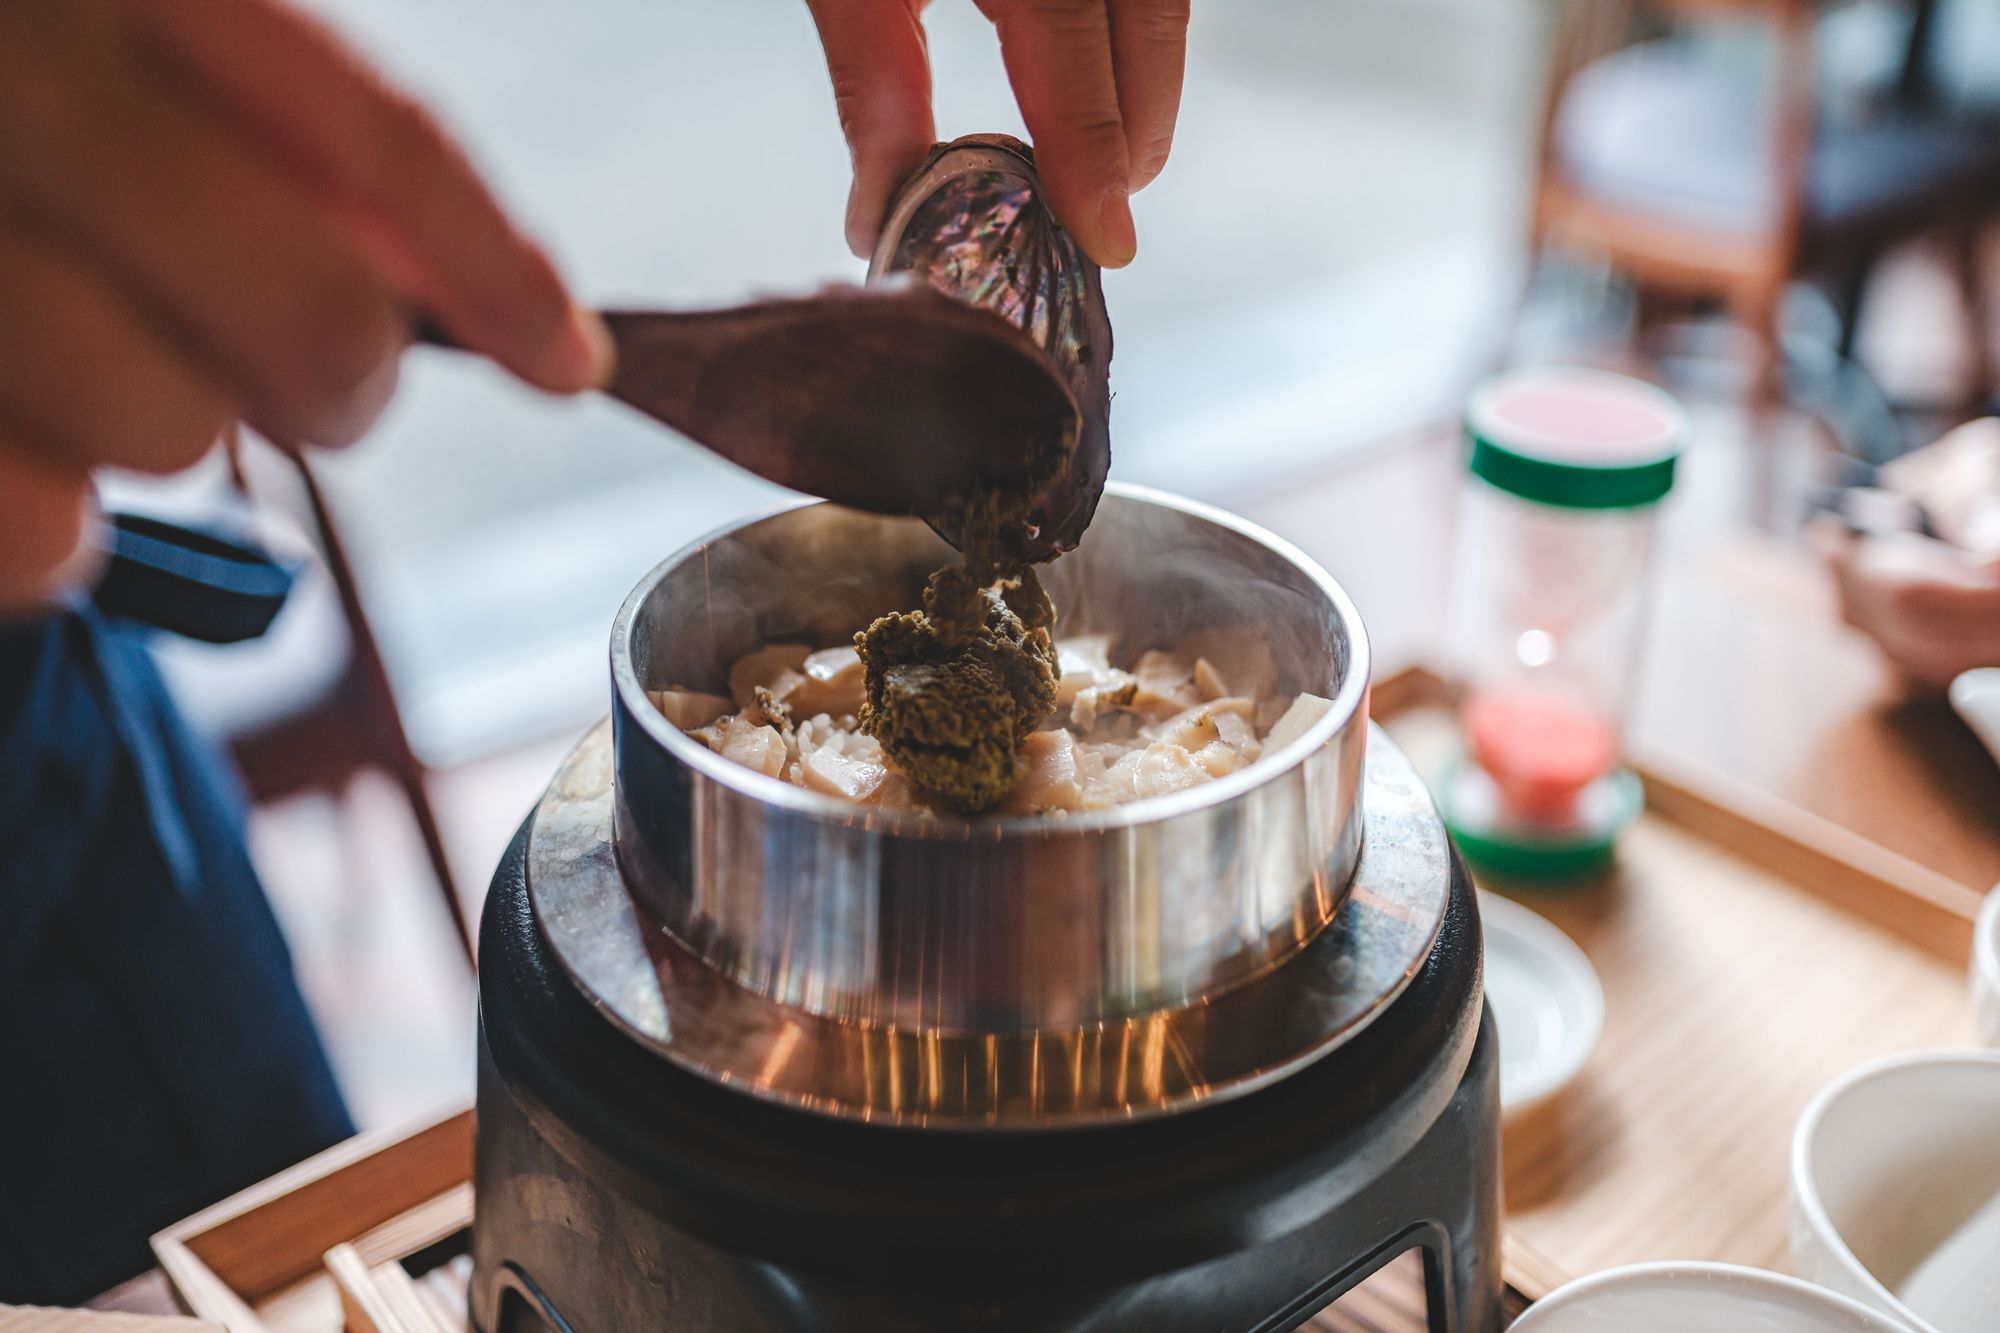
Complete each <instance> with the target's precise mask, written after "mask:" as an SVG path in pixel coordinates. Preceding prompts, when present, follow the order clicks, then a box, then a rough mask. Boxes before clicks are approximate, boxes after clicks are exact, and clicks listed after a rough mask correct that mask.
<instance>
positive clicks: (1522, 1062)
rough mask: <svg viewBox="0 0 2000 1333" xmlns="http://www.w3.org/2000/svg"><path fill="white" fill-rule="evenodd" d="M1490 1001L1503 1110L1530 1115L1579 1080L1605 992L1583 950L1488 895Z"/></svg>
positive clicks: (1482, 897) (1482, 898)
mask: <svg viewBox="0 0 2000 1333" xmlns="http://www.w3.org/2000/svg"><path fill="white" fill-rule="evenodd" d="M1479 919H1480V922H1481V924H1482V925H1483V926H1484V928H1485V932H1486V999H1487V1002H1488V1003H1489V1004H1491V1005H1492V1006H1493V1018H1494V1021H1495V1022H1497V1023H1498V1024H1499V1025H1500V1109H1501V1110H1502V1111H1503V1112H1505V1113H1506V1114H1508V1115H1513V1114H1516V1113H1517V1112H1521V1111H1525V1110H1527V1109H1528V1108H1530V1107H1532V1106H1537V1105H1539V1104H1540V1103H1542V1102H1545V1101H1547V1100H1548V1099H1549V1098H1550V1097H1552V1096H1554V1095H1555V1093H1556V1092H1557V1091H1559V1090H1560V1089H1561V1088H1562V1087H1563V1086H1564V1085H1565V1084H1567V1083H1568V1082H1569V1081H1570V1080H1571V1079H1573V1078H1575V1077H1576V1075H1577V1071H1578V1070H1580V1069H1582V1068H1583V1062H1584V1061H1585V1060H1586V1059H1588V1058H1589V1056H1590V1052H1591V1048H1592V1047H1594V1046H1596V1045H1597V1038H1598V1034H1599V1033H1601V1032H1602V1031H1603V1030H1604V988H1603V987H1602V986H1600V985H1598V982H1597V972H1596V970H1595V969H1593V968H1592V967H1591V965H1590V960H1589V959H1588V958H1585V957H1584V956H1583V950H1581V949H1579V948H1577V947H1576V945H1574V944H1572V943H1571V942H1570V938H1569V936H1567V935H1565V934H1563V933H1562V932H1561V931H1560V930H1558V929H1556V928H1555V927H1554V926H1553V925H1551V924H1549V922H1547V921H1546V920H1544V919H1543V918H1542V917H1540V916H1538V915H1537V914H1536V913H1534V912H1531V911H1529V910H1528V909H1527V908H1525V907H1523V906H1521V905H1520V904H1519V903H1517V902H1513V901H1512V900H1510V899H1507V898H1502V897H1500V896H1499V895H1497V894H1492V893H1487V892H1485V891H1484V890H1481V892H1480V894H1479Z"/></svg>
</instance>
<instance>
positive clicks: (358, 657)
mask: <svg viewBox="0 0 2000 1333" xmlns="http://www.w3.org/2000/svg"><path fill="white" fill-rule="evenodd" d="M226 452H227V457H228V464H229V474H230V478H231V480H232V482H233V484H234V486H235V488H236V489H237V490H238V491H239V492H240V493H241V494H242V495H243V496H245V497H246V498H247V499H248V500H249V501H250V502H251V504H252V506H253V507H275V508H277V509H279V510H280V511H282V512H285V513H286V514H288V515H289V516H290V517H291V518H292V519H294V520H295V521H296V522H297V523H298V524H299V526H300V527H301V528H302V529H303V530H304V533H303V535H304V537H305V539H306V540H307V542H308V543H309V544H310V545H312V546H313V547H314V548H315V550H316V553H317V554H318V556H319V559H320V562H321V564H322V565H323V567H324V569H325V571H326V574H327V576H328V579H329V580H330V582H331V583H332V587H333V593H334V601H335V603H336V604H337V605H336V607H335V608H326V607H321V608H319V613H320V614H321V616H322V618H326V617H330V616H332V615H333V614H334V613H335V611H336V610H337V619H338V621H339V622H340V623H339V624H337V625H326V626H321V627H320V628H321V629H323V630H325V631H328V632H325V633H322V634H320V635H318V636H316V643H315V647H316V648H317V649H318V652H319V653H320V654H323V655H327V656H336V655H337V656H338V657H339V660H338V661H337V663H336V664H334V665H333V666H332V667H331V669H329V670H328V671H326V672H325V673H324V675H323V676H322V678H321V679H320V680H317V681H313V682H308V683H307V685H306V688H305V689H304V690H303V691H302V694H303V697H300V698H295V699H288V700H283V701H280V702H279V704H278V706H276V707H275V708H272V709H266V710H264V715H263V716H260V717H258V718H256V719H255V720H253V721H251V722H250V723H249V724H248V725H245V726H243V727H241V728H240V729H239V728H231V729H229V735H228V741H229V745H230V748H231V750H232V751H233V753H234V756H235V759H236V762H237V766H238V767H239V768H240V769H241V771H242V774H243V780H244V784H245V786H246V787H248V789H249V792H250V796H251V798H252V799H253V800H256V801H259V802H264V801H273V800H279V799H282V798H284V797H288V796H294V795H299V794H302V793H307V792H320V793H325V794H329V795H332V796H335V797H340V796H341V795H343V794H344V793H345V792H346V791H347V789H348V787H349V785H350V784H351V783H352V782H353V781H354V779H355V778H356V777H357V776H359V775H360V774H362V773H364V772H369V771H374V772H379V773H384V774H386V775H388V777H389V778H390V779H391V780H392V781H394V782H395V784H396V786H397V787H398V789H399V790H400V791H401V792H402V794H403V796H404V798H405V799H406V800H407V802H408V803H409V807H410V814H411V816H412V817H413V818H414V820H415V821H416V826H417V831H418V834H419V835H420V836H421V838H422V839H423V844H424V851H425V854H426V855H427V856H428V858H429V860H430V865H431V871H432V874H433V876H434V878H435V881H436V884H437V887H438V892H439V895H440V899H441V905H442V906H443V907H444V909H445V911H446V913H447V914H448V915H449V917H450V920H451V926H452V930H453V932H454V933H455V936H456V938H457V940H458V943H459V947H460V949H461V950H462V951H463V952H464V955H465V958H466V961H467V962H468V964H469V963H471V962H472V961H473V959H474V949H473V940H472V934H471V930H470V928H469V927H468V925H467V923H466V920H465V910H464V907H463V905H462V901H461V899H460V898H459V896H458V886H457V883H456V881H455V880H454V878H453V875H452V872H451V863H450V861H449V859H448V858H447V857H446V855H445V847H444V839H443V837H442V836H441V835H440V833H439V831H438V822H437V814H436V811H435V810H434V809H433V807H432V805H431V799H430V793H429V790H428V789H427V787H426V777H427V771H426V769H425V767H424V765H423V763H422V761H421V760H420V759H419V758H418V757H417V754H416V752H415V750H414V749H412V748H411V745H410V739H409V734H408V732H407V731H406V730H405V729H404V726H403V719H402V714H401V712H400V711H399V710H398V708H397V704H396V695H395V690H394V688H393V687H392V685H391V682H390V678H389V672H388V668H387V666H386V665H385V664H384V662H383V660H382V654H381V651H380V649H379V647H378V646H377V642H376V638H375V633H374V630H373V628H372V627H371V626H370V624H369V619H368V613H367V610H366V608H365V607H364V606H363V604H362V601H361V595H360V591H359V588H358V585H357V584H356V581H355V577H354V568H353V566H352V565H351V564H350V563H349V561H348V558H347V548H346V545H345V543H344V542H343V541H342V539H341V536H340V532H339V528H338V525H337V524H336V523H335V520H334V516H333V512H332V510H331V508H330V507H329V506H328V504H327V501H326V495H325V492H324V491H323V489H322V488H321V486H320V483H319V479H318V478H317V477H316V476H315V475H314V472H313V468H312V464H311V462H310V460H309V459H307V458H306V457H305V456H303V455H300V454H295V453H292V452H290V451H287V450H280V449H277V448H273V447H269V446H261V447H258V448H257V449H256V450H255V454H256V458H255V461H254V464H253V461H252V459H251V457H250V451H249V450H247V449H246V448H245V443H244V440H243V438H242V435H241V432H235V433H232V434H231V436H230V437H229V438H228V441H227V443H226ZM274 492H283V494H282V495H280V494H274ZM281 623H282V622H281ZM341 631H344V637H345V644H344V645H342V644H341V643H340V642H339V639H340V638H341V637H342V634H341Z"/></svg>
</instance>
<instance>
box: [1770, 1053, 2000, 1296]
mask: <svg viewBox="0 0 2000 1333" xmlns="http://www.w3.org/2000/svg"><path fill="white" fill-rule="evenodd" d="M1792 1266H1793V1268H1794V1270H1795V1271H1797V1273H1798V1274H1799V1276H1800V1277H1803V1278H1806V1279H1807V1280H1809V1281H1812V1282H1817V1283H1819V1284H1821V1285H1822V1286H1826V1287H1830V1288H1832V1289H1833V1290H1835V1291H1839V1292H1842V1293H1844V1294H1846V1295H1849V1296H1852V1297H1854V1298H1855V1299H1857V1300H1860V1301H1864V1302H1866V1303H1867V1304H1869V1305H1872V1306H1874V1307H1875V1308H1876V1309H1878V1310H1883V1311H1886V1312H1888V1313H1890V1314H1893V1315H1895V1316H1896V1317H1897V1318H1898V1319H1900V1320H1902V1321H1903V1322H1904V1323H1906V1324H1908V1325H1909V1326H1910V1327H1911V1328H1913V1329H1916V1330H1918V1333H1991V1331H1992V1330H1994V1329H2000V1051H1934V1052H1925V1053H1921V1054H1916V1055H1901V1056H1896V1057H1893V1058H1891V1059H1888V1060H1881V1061H1877V1062H1876V1063H1874V1064H1869V1065H1863V1066H1862V1067H1861V1068H1859V1069H1856V1070H1853V1071H1851V1072H1849V1073H1848V1074H1846V1075H1844V1076H1842V1077H1841V1078H1839V1079H1837V1080H1835V1081H1834V1082H1833V1083H1831V1084H1829V1085H1828V1086H1827V1087H1826V1088H1825V1089H1824V1090H1822V1091H1821V1092H1820V1094H1819V1096H1817V1097H1815V1098H1814V1099H1813V1102H1812V1104H1811V1105H1810V1106H1808V1107H1807V1108H1806V1110H1805V1114H1804V1115H1802V1116H1800V1117H1799V1124H1798V1128H1797V1130H1796V1131H1795V1132H1794V1133H1793V1135H1792Z"/></svg>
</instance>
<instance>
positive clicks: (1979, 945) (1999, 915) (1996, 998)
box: [1972, 885, 2000, 1046]
mask: <svg viewBox="0 0 2000 1333" xmlns="http://www.w3.org/2000/svg"><path fill="white" fill-rule="evenodd" d="M1972 1013H1973V1018H1974V1020H1975V1021H1976V1022H1977V1023H1978V1024H1979V1040H1980V1041H1981V1042H1983V1043H1985V1044H1986V1045H1988V1046H2000V885H1996V886H1995V887H1994V889H1993V891H1992V892H1991V893H1989V894H1987V895H1986V901H1985V902H1984V903H1982V904H1980V907H1979V920H1978V922H1977V923H1976V924H1974V926H1973V928H1972Z"/></svg>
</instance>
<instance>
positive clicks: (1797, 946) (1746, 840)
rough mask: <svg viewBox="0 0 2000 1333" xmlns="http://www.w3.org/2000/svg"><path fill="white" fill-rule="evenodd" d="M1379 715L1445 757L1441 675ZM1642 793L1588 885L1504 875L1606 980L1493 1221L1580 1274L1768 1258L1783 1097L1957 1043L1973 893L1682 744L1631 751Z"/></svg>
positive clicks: (1510, 1150)
mask: <svg viewBox="0 0 2000 1333" xmlns="http://www.w3.org/2000/svg"><path fill="white" fill-rule="evenodd" d="M1373 708H1374V713H1375V716H1376V718H1377V719H1378V720H1379V721H1381V722H1382V723H1383V725H1384V726H1385V727H1386V728H1387V729H1388V731H1389V733H1390V734H1391V735H1392V736H1393V737H1395V738H1396V739H1397V741H1398V742H1399V743H1400V744H1402V745H1403V747H1404V749H1405V750H1407V751H1408V752H1409V753H1410V755H1411V757H1412V759H1413V760H1415V761H1416V764H1417V767H1418V769H1419V771H1422V772H1425V773H1427V774H1430V773H1435V772H1436V771H1438V770H1439V768H1441V767H1442V766H1443V765H1444V764H1447V763H1449V762H1450V760H1451V759H1452V758H1453V757H1455V755H1456V752H1457V749H1458V740H1457V732H1456V726H1455V722H1454V718H1453V714H1452V711H1451V707H1450V697H1449V691H1448V690H1447V688H1446V687H1445V686H1444V684H1443V682H1441V681H1440V680H1439V679H1438V678H1437V677H1436V676H1434V675H1431V674H1429V673H1427V672H1423V671H1412V672H1405V673H1403V674H1401V675H1398V676H1395V677H1392V678H1390V679H1389V680H1387V681H1384V682H1382V683H1381V684H1380V685H1379V686H1378V687H1377V688H1376V691H1375V696H1374V701H1373ZM1635 767H1637V768H1638V770H1639V773H1640V776H1641V777H1642V778H1643V779H1644V780H1645V783H1646V790H1647V809H1646V812H1645V813H1644V814H1643V815H1642V816H1641V818H1640V820H1639V821H1638V823H1637V824H1636V825H1634V827H1633V828H1632V829H1631V830H1630V831H1629V832H1628V834H1627V835H1626V837H1625V839H1624V840H1623V842H1622V843H1621V845H1620V849H1619V865H1618V867H1617V868H1616V869H1615V870H1614V871H1612V872H1611V873H1609V874H1608V875H1607V876H1605V877H1604V878H1603V879H1602V880H1601V881H1600V882H1597V883H1593V884H1590V885H1586V886H1579V887H1575V888H1571V889H1568V890H1558V891H1553V892H1540V893H1537V892H1531V891H1528V890H1526V889H1525V888H1524V887H1523V886H1520V885H1509V884H1503V883H1490V884H1485V885H1483V887H1486V888H1491V889H1496V890H1498V891H1501V892H1506V893H1508V894H1509V895H1510V896H1512V897H1515V898H1517V899H1519V900H1521V901H1523V902H1525V903H1527V904H1528V905H1529V906H1530V907H1532V908H1533V909H1534V910H1536V911H1538V912H1540V913H1541V914H1542V915H1544V916H1546V917H1548V918H1549V919H1550V920H1551V921H1553V922H1555V923H1556V924H1557V925H1558V926H1560V927H1561V928H1562V929H1563V930H1564V931H1565V932H1567V933H1568V934H1569V936H1570V937H1571V938H1572V939H1574V940H1575V941H1576V942H1577V944H1578V945H1580V946H1581V947H1582V949H1583V951H1584V953H1585V954H1587V955H1588V956H1589V957H1590V959H1591V961H1592V963H1593V964H1595V966H1596V968H1597V971H1598V975H1599V977H1600V979H1601V980H1602V981H1603V984H1604V993H1605V1023H1604V1035H1603V1039H1602V1042H1601V1044H1600V1045H1599V1047H1598V1049H1597V1050H1596V1052H1595V1053H1594V1055H1593V1056H1592V1059H1591V1062H1590V1064H1589V1065H1588V1066H1587V1067H1586V1068H1585V1070H1584V1071H1583V1073H1582V1075H1581V1076H1580V1077H1579V1079H1578V1081H1577V1082H1576V1083H1575V1084H1574V1085H1572V1086H1571V1087H1570V1088H1569V1089H1568V1090H1567V1091H1566V1093H1565V1094H1564V1095H1563V1096H1562V1097H1560V1098H1558V1099H1556V1100H1555V1101H1554V1102H1553V1103H1551V1104H1550V1105H1548V1106H1547V1107H1545V1108H1544V1109H1543V1110H1541V1111H1540V1112H1538V1113H1536V1114H1534V1115H1532V1116H1530V1117H1528V1118H1526V1119H1524V1120H1522V1121H1520V1122H1519V1123H1512V1124H1509V1125H1508V1127H1507V1132H1506V1144H1505V1177H1506V1186H1507V1205H1508V1227H1509V1234H1510V1240H1512V1241H1514V1242H1518V1243H1521V1244H1523V1245H1525V1246H1526V1247H1529V1248H1531V1249H1532V1250H1534V1251H1535V1252H1538V1253H1540V1254H1542V1255H1544V1256H1546V1257H1547V1259H1548V1260H1549V1261H1550V1263H1552V1264H1553V1265H1554V1266H1555V1267H1556V1268H1557V1269H1558V1270H1559V1271H1561V1272H1567V1273H1570V1274H1574V1275H1581V1274H1584V1273H1589V1272H1593V1271H1595V1270H1597V1269H1600V1268H1605V1267H1609V1266H1611V1265H1615V1264H1625V1263H1636V1262H1641V1261H1644V1260H1652V1259H1709V1260H1721V1261H1728V1262H1734V1263H1744V1264H1752V1265H1756V1266H1760V1267H1765V1268H1775V1269H1781V1270H1782V1269H1784V1268H1785V1267H1786V1261H1787V1251H1786V1234H1787V1230H1786V1228H1787V1188H1788V1186H1787V1158H1788V1152H1789V1144H1790V1140H1791V1133H1792V1127H1793V1125H1794V1124H1795V1123H1796V1121H1797V1119H1798V1116H1799V1113H1800V1112H1801V1111H1802V1110H1803V1109H1804V1108H1805V1105H1806V1103H1807V1102H1808V1101H1809V1100H1810V1099H1811V1098H1812V1096H1813V1094H1814V1093H1815V1092H1817V1091H1818V1089H1819V1088H1820V1087H1822V1086H1823V1085H1824V1084H1825V1083H1827V1082H1828V1081H1829V1080H1830V1079H1832V1078H1834V1077H1835V1076H1836V1075H1838V1074H1840V1073H1841V1072H1842V1071H1843V1070H1846V1069H1848V1068H1851V1067H1852V1066H1854V1065H1856V1064H1858V1063H1860V1062H1862V1061H1865V1060H1869V1059H1873V1058H1875V1057H1877V1056H1881V1055H1886V1054H1889V1053H1891V1052H1894V1051H1901V1050H1909V1049H1914V1048H1922V1047H1930V1046H1950V1045H1968V1044H1970V1043H1971V1038H1972V1019H1971V1005H1970V1002H1969V1000H1968V998H1967V994H1966V981H1965V966H1966V960H1967V957H1968V953H1969V949H1970V941H1971V932H1972V916H1973V913H1974V912H1975V911H1976V909H1977V903H1978V895H1977V894H1974V893H1971V892H1969V891H1967V890H1966V889H1965V888H1964V887H1963V886H1962V885H1958V884H1956V883H1954V882H1951V881H1949V880H1945V879H1944V878H1943V877H1942V876H1938V875H1936V874H1934V873H1933V872H1931V871H1928V870H1925V869H1924V868H1923V867H1920V866H1917V865H1915V864H1914V863H1912V862H1909V861H1907V860H1906V859H1904V858H1902V857H1899V856H1896V855H1894V854H1893V853H1890V852H1887V851H1884V850H1882V849H1881V848H1879V847H1876V846H1874V845H1872V844H1870V843H1868V842H1866V841H1865V840H1862V839H1859V838H1855V837H1852V836H1851V835H1848V834H1846V833H1845V832H1844V831H1842V830H1840V829H1838V828H1835V827H1832V826H1830V825H1827V824H1825V823H1824V821H1821V820H1818V819H1816V818H1814V817H1813V816H1811V815H1808V814H1806V813H1804V812H1802V811H1800V810H1797V809H1795V808H1793V807H1789V806H1785V805H1783V804H1782V803H1779V802H1776V801H1773V800H1771V799H1770V798H1768V797H1757V796H1755V795H1754V794H1749V793H1746V791H1745V790H1744V789H1742V788H1740V787H1739V786H1738V785H1736V784H1733V783H1731V782H1729V781H1728V780H1727V779H1725V778H1724V777H1722V776H1721V775H1718V774H1714V773H1709V772H1706V771H1703V770H1701V769H1699V768H1696V767H1693V766H1690V765H1688V764H1686V763H1685V762H1681V763H1677V764H1672V765H1668V764H1662V763H1655V762H1651V761H1649V758H1648V756H1647V755H1646V754H1645V753H1643V752H1642V753H1640V754H1638V755H1637V756H1636V757H1635Z"/></svg>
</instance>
